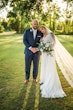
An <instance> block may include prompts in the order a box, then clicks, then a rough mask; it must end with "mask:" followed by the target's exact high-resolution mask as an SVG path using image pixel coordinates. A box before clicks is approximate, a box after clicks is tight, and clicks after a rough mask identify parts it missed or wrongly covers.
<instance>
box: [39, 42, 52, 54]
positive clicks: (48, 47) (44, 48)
mask: <svg viewBox="0 0 73 110" xmlns="http://www.w3.org/2000/svg"><path fill="white" fill-rule="evenodd" d="M38 49H39V50H40V51H41V52H46V53H47V54H50V55H52V53H51V52H52V51H53V49H52V44H51V43H50V42H46V43H44V42H40V43H39V46H38Z"/></svg>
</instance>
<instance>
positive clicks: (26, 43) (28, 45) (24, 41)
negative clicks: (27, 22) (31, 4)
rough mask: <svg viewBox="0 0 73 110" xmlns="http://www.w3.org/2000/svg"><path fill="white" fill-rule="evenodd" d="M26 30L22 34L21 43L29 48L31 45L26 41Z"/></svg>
mask: <svg viewBox="0 0 73 110" xmlns="http://www.w3.org/2000/svg"><path fill="white" fill-rule="evenodd" d="M27 37H28V36H27V30H26V31H25V32H24V36H23V43H24V44H25V46H26V47H27V48H28V49H29V48H30V47H31V45H30V44H29V43H28V40H27Z"/></svg>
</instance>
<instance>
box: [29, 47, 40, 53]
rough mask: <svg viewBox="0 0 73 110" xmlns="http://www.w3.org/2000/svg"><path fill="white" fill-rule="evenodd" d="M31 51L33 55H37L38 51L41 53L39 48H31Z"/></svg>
mask: <svg viewBox="0 0 73 110" xmlns="http://www.w3.org/2000/svg"><path fill="white" fill-rule="evenodd" d="M29 50H31V51H32V52H33V53H36V52H37V51H39V50H38V49H37V48H34V47H31V48H29Z"/></svg>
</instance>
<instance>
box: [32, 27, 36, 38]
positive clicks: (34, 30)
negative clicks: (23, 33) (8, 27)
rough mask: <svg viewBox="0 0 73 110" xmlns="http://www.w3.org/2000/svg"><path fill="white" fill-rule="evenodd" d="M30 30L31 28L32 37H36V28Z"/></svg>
mask: <svg viewBox="0 0 73 110" xmlns="http://www.w3.org/2000/svg"><path fill="white" fill-rule="evenodd" d="M32 30H33V37H34V39H35V38H36V34H37V29H34V28H32Z"/></svg>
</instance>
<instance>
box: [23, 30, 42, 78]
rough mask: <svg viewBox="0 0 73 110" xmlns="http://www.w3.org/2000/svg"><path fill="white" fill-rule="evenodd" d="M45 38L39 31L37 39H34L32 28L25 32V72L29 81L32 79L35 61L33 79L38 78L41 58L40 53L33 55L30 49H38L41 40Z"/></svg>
mask: <svg viewBox="0 0 73 110" xmlns="http://www.w3.org/2000/svg"><path fill="white" fill-rule="evenodd" d="M41 37H43V34H42V33H41V32H40V31H39V30H37V34H36V38H35V39H34V36H33V30H32V28H29V29H27V30H26V31H25V32H24V37H23V43H24V44H25V50H24V54H25V72H26V79H27V80H28V79H29V77H30V67H31V63H32V61H33V78H34V79H36V78H37V74H38V65H39V57H40V51H38V52H36V53H33V52H32V51H31V50H30V49H29V47H35V48H37V47H38V43H40V38H41Z"/></svg>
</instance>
